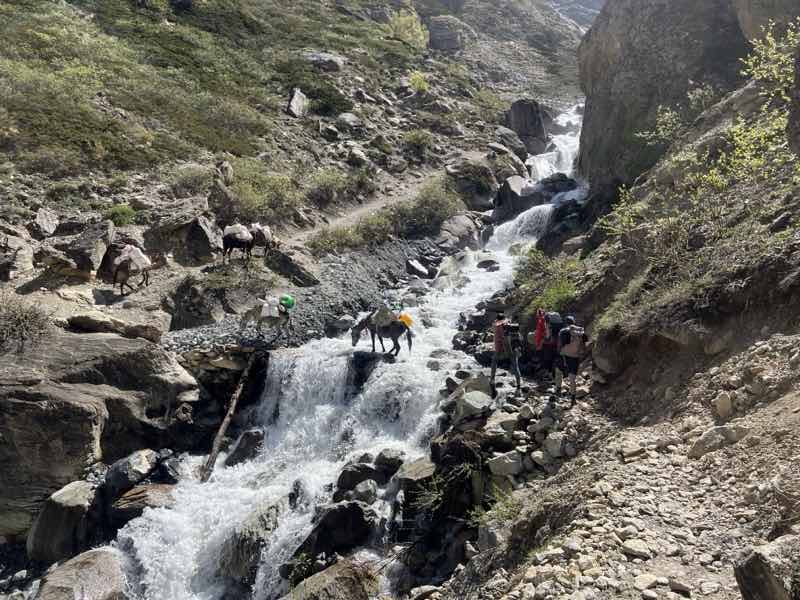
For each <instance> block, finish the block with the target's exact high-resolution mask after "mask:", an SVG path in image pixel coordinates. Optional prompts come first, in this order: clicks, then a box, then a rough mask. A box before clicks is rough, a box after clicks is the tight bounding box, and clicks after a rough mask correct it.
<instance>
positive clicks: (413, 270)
mask: <svg viewBox="0 0 800 600" xmlns="http://www.w3.org/2000/svg"><path fill="white" fill-rule="evenodd" d="M406 273H408V274H409V275H416V276H417V277H421V278H422V279H433V278H434V277H435V276H436V273H435V271H433V272H432V271H431V270H430V269H428V267H426V266H425V265H423V264H422V263H421V262H419V261H418V260H416V259H413V258H407V259H406Z"/></svg>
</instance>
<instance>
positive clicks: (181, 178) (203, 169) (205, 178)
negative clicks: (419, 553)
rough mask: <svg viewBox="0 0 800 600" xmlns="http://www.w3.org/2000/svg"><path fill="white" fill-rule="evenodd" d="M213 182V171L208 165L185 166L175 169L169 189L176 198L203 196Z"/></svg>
mask: <svg viewBox="0 0 800 600" xmlns="http://www.w3.org/2000/svg"><path fill="white" fill-rule="evenodd" d="M213 181H214V169H213V168H212V167H210V166H208V165H198V164H187V165H182V166H180V167H178V168H177V169H175V171H174V173H173V174H172V176H171V178H170V189H171V190H172V193H173V194H174V195H175V197H176V198H188V197H189V196H194V195H198V194H204V193H206V192H207V191H208V189H209V188H210V187H211V184H212V183H213Z"/></svg>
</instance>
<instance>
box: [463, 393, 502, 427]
mask: <svg viewBox="0 0 800 600" xmlns="http://www.w3.org/2000/svg"><path fill="white" fill-rule="evenodd" d="M493 403H494V400H492V397H491V396H490V395H488V394H486V393H484V392H480V391H473V392H467V393H465V394H464V395H463V396H461V397H460V398H459V399H458V400H457V401H456V411H455V414H454V415H453V418H454V420H455V421H463V420H464V419H471V418H474V417H482V416H485V415H487V414H488V413H489V411H490V410H491V408H492V404H493Z"/></svg>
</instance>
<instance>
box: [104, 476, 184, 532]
mask: <svg viewBox="0 0 800 600" xmlns="http://www.w3.org/2000/svg"><path fill="white" fill-rule="evenodd" d="M172 489H173V486H172V485H168V484H165V483H153V484H145V485H137V486H136V487H134V488H132V489H130V490H128V491H127V492H125V493H124V494H122V496H120V497H119V498H117V499H116V500H114V502H113V504H112V505H111V511H110V515H111V525H112V526H113V527H114V529H121V528H122V527H124V526H125V524H126V523H128V521H132V520H133V519H137V518H139V517H141V516H142V513H143V512H144V509H146V508H162V507H168V506H172V505H173V504H174V502H175V500H174V498H173V497H172Z"/></svg>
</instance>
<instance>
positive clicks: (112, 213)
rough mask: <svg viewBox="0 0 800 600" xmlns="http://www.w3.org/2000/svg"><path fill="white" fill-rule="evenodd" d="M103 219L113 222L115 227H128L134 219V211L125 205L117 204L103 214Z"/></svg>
mask: <svg viewBox="0 0 800 600" xmlns="http://www.w3.org/2000/svg"><path fill="white" fill-rule="evenodd" d="M103 218H104V219H108V220H109V221H113V223H114V225H116V226H117V227H122V226H124V225H130V224H131V223H133V222H134V220H135V219H136V211H135V210H134V209H133V207H131V206H128V205H127V204H117V205H116V206H112V207H111V208H109V209H108V210H107V211H105V212H104V213H103Z"/></svg>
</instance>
